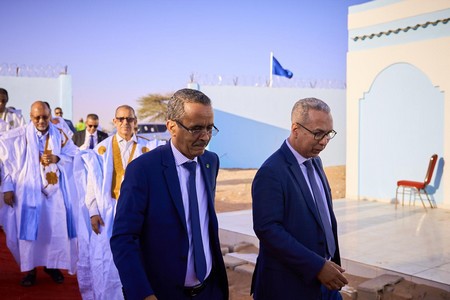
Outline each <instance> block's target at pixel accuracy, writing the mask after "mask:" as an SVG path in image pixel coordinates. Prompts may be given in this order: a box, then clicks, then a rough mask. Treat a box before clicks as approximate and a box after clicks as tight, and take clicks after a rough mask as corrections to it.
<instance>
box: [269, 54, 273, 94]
mask: <svg viewBox="0 0 450 300" xmlns="http://www.w3.org/2000/svg"><path fill="white" fill-rule="evenodd" d="M272 72H273V51H270V76H269V87H272V83H273V73H272Z"/></svg>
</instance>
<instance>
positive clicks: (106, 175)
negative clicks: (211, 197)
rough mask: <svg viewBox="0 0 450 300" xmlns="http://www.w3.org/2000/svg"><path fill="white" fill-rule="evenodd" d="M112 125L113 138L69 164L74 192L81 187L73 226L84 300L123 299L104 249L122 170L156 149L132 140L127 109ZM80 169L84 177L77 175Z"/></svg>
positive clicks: (108, 252)
mask: <svg viewBox="0 0 450 300" xmlns="http://www.w3.org/2000/svg"><path fill="white" fill-rule="evenodd" d="M113 123H114V125H115V127H116V130H117V132H116V134H114V135H112V136H110V137H108V138H106V139H105V140H103V141H102V142H100V143H99V144H97V145H96V146H95V147H94V149H93V151H91V150H84V151H81V152H80V154H79V155H78V156H77V157H76V161H75V164H76V166H75V167H76V170H77V173H76V174H79V176H78V175H77V176H76V177H77V180H78V182H79V184H77V187H83V186H86V190H85V191H83V190H82V189H80V188H79V189H80V191H79V194H81V195H85V196H84V198H83V199H82V200H84V206H83V205H81V207H80V210H79V216H80V218H79V223H78V224H79V232H80V234H79V235H80V238H79V252H80V255H79V262H78V283H79V288H80V292H81V293H82V296H83V298H86V299H87V298H92V295H93V298H94V299H108V300H109V299H111V300H114V299H123V293H122V284H121V282H120V278H119V274H118V272H117V269H116V267H115V265H114V262H113V259H112V254H111V249H110V245H109V239H110V237H111V232H112V226H113V221H114V215H115V210H116V204H117V200H118V199H119V194H120V186H121V184H122V180H123V178H124V175H125V169H126V168H127V165H128V164H129V163H130V162H131V161H132V160H134V159H136V158H137V157H139V156H140V155H142V154H143V153H146V152H148V151H150V150H152V149H154V148H156V147H157V146H158V145H159V144H158V143H160V142H159V141H156V140H154V141H149V140H147V139H144V138H141V137H138V136H136V134H135V133H134V128H135V126H136V124H137V118H136V114H135V112H134V109H133V108H132V107H131V106H128V105H121V106H119V107H118V108H117V109H116V112H115V117H114V119H113ZM87 124H89V123H88V121H87ZM91 125H92V124H91ZM80 166H82V167H80ZM83 167H84V171H80V168H81V169H83ZM83 180H84V182H83Z"/></svg>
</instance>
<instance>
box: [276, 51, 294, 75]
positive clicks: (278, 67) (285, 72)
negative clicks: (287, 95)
mask: <svg viewBox="0 0 450 300" xmlns="http://www.w3.org/2000/svg"><path fill="white" fill-rule="evenodd" d="M272 74H274V75H278V76H284V77H287V78H289V79H290V78H292V76H294V74H293V73H292V72H291V71H289V70H288V69H284V68H283V67H282V66H281V64H280V63H279V62H278V60H277V59H276V58H275V56H272Z"/></svg>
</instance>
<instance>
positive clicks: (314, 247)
mask: <svg viewBox="0 0 450 300" xmlns="http://www.w3.org/2000/svg"><path fill="white" fill-rule="evenodd" d="M291 121H292V125H291V133H290V136H289V138H288V139H287V140H286V141H285V142H284V143H283V144H282V146H281V148H280V149H279V150H277V151H276V152H275V153H274V154H272V155H271V156H270V157H269V158H268V159H267V160H266V161H265V162H264V164H263V165H262V166H261V168H260V169H259V170H258V172H257V174H256V176H255V179H254V181H253V186H252V198H253V228H254V230H255V233H256V235H257V237H258V239H259V241H260V248H259V255H258V259H257V263H256V268H255V272H254V274H253V282H252V293H253V295H254V299H257V300H260V299H284V300H289V299H314V300H316V299H322V298H321V297H325V294H330V293H331V294H333V295H334V296H336V297H339V296H340V295H338V292H337V290H339V289H340V288H342V287H343V286H344V285H345V284H347V283H348V282H347V279H346V278H345V276H344V275H343V274H342V273H343V272H344V269H342V268H341V267H340V266H339V264H340V255H339V246H338V237H337V225H336V218H335V215H334V213H333V206H332V202H331V191H330V187H329V184H328V181H327V178H326V176H325V173H324V171H323V167H322V162H321V159H320V158H319V156H318V155H319V153H320V152H321V151H322V150H323V149H325V147H326V145H327V144H328V142H329V140H330V139H332V138H333V137H334V136H335V134H336V132H335V131H334V130H333V118H332V116H331V113H330V108H329V107H328V105H327V104H326V103H325V102H323V101H321V100H319V99H316V98H306V99H301V100H299V101H298V102H297V103H296V104H295V105H294V107H293V109H292V115H291ZM323 299H324V298H323ZM327 299H328V298H327Z"/></svg>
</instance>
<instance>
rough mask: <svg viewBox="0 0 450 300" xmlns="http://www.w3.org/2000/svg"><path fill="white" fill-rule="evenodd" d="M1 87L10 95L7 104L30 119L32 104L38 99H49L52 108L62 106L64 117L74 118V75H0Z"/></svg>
mask: <svg viewBox="0 0 450 300" xmlns="http://www.w3.org/2000/svg"><path fill="white" fill-rule="evenodd" d="M0 87H2V88H4V89H6V90H7V91H8V95H9V101H8V104H7V106H14V107H15V108H16V109H20V110H22V114H23V116H24V117H25V119H26V120H27V121H29V115H30V107H31V104H32V103H33V102H34V101H36V100H42V101H47V102H48V103H49V104H50V106H51V108H52V110H53V109H54V108H55V107H58V106H59V107H61V108H62V109H63V112H64V118H65V119H70V120H72V77H71V76H70V75H59V77H58V78H40V77H13V76H0Z"/></svg>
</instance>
